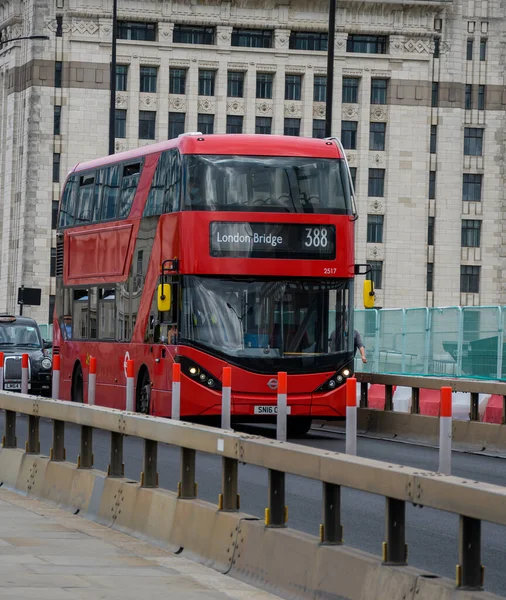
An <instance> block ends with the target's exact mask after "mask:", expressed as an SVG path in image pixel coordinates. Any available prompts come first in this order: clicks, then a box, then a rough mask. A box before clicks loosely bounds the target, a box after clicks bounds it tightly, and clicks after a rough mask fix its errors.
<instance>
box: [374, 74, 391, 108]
mask: <svg viewBox="0 0 506 600" xmlns="http://www.w3.org/2000/svg"><path fill="white" fill-rule="evenodd" d="M387 85H388V79H373V80H372V81H371V104H386V103H387Z"/></svg>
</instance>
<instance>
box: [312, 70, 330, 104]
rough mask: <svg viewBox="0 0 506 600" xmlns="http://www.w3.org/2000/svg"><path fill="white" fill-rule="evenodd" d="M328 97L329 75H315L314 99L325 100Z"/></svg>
mask: <svg viewBox="0 0 506 600" xmlns="http://www.w3.org/2000/svg"><path fill="white" fill-rule="evenodd" d="M326 99H327V76H326V75H315V77H314V81H313V101H314V102H325V100H326Z"/></svg>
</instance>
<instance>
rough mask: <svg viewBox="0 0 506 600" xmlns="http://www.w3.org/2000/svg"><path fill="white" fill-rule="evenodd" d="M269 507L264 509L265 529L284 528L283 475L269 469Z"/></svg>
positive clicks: (285, 516) (285, 518)
mask: <svg viewBox="0 0 506 600" xmlns="http://www.w3.org/2000/svg"><path fill="white" fill-rule="evenodd" d="M268 495H269V506H268V507H267V508H266V509H265V524H266V525H267V527H286V521H287V507H286V505H285V474H284V473H283V472H282V471H275V470H273V469H269V490H268Z"/></svg>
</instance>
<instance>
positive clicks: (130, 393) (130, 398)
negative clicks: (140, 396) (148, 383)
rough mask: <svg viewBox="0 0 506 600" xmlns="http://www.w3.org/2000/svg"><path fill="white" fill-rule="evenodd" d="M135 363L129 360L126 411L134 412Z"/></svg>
mask: <svg viewBox="0 0 506 600" xmlns="http://www.w3.org/2000/svg"><path fill="white" fill-rule="evenodd" d="M134 398H135V394H134V361H133V360H127V383H126V410H127V411H128V412H134V410H135V404H134Z"/></svg>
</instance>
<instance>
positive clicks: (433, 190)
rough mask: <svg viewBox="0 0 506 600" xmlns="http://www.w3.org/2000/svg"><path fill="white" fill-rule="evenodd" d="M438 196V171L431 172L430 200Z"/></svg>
mask: <svg viewBox="0 0 506 600" xmlns="http://www.w3.org/2000/svg"><path fill="white" fill-rule="evenodd" d="M435 198H436V171H430V172H429V200H435Z"/></svg>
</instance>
